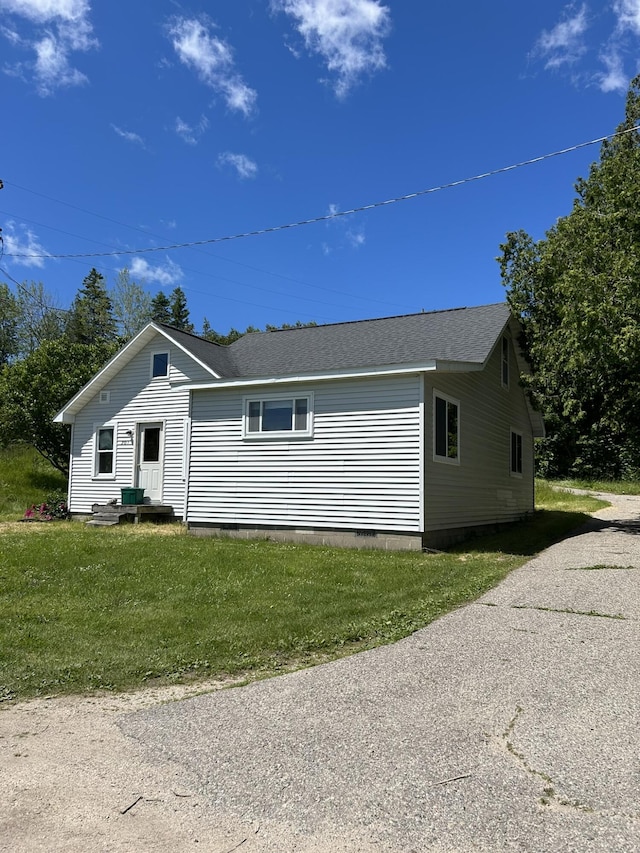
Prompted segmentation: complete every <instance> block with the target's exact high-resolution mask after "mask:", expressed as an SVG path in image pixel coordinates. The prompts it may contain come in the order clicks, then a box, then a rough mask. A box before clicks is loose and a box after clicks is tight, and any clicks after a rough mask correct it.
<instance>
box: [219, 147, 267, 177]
mask: <svg viewBox="0 0 640 853" xmlns="http://www.w3.org/2000/svg"><path fill="white" fill-rule="evenodd" d="M218 166H231V167H232V168H233V169H235V170H236V172H237V174H238V177H239V178H255V177H256V175H257V174H258V164H257V163H255V162H254V161H253V160H250V159H249V158H248V157H247V156H246V154H234V153H232V152H231V151H224V152H223V153H222V154H220V155H219V156H218Z"/></svg>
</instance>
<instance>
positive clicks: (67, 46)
mask: <svg viewBox="0 0 640 853" xmlns="http://www.w3.org/2000/svg"><path fill="white" fill-rule="evenodd" d="M0 11H2V12H5V13H7V14H8V15H13V16H15V17H16V18H19V19H22V21H23V22H24V21H26V22H28V24H30V25H31V29H30V31H29V33H28V34H21V33H20V32H19V30H18V29H17V28H14V27H7V26H4V27H3V28H2V30H1V32H2V35H4V37H5V38H6V39H7V40H8V41H10V42H11V44H13V45H14V47H21V48H24V49H28V50H32V51H33V52H34V53H35V58H34V59H33V60H31V61H28V62H24V63H18V64H17V65H14V66H13V67H9V68H7V69H6V71H7V73H10V74H14V75H16V76H20V77H23V78H24V79H28V78H30V77H33V80H34V82H35V84H36V88H37V90H38V92H39V94H40V95H42V96H46V95H51V94H52V93H53V92H54V91H55V90H56V89H60V88H63V87H67V86H79V85H82V84H84V83H86V82H87V77H86V75H85V74H83V73H82V72H81V71H79V70H78V69H77V68H74V67H73V66H72V65H71V62H70V54H71V53H73V52H76V51H87V50H90V49H91V48H94V47H97V46H98V42H97V40H96V39H95V38H94V36H93V30H92V25H91V22H90V20H89V13H90V11H91V9H90V6H89V2H88V0H0ZM23 26H24V23H23Z"/></svg>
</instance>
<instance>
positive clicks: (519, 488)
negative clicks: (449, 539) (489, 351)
mask: <svg viewBox="0 0 640 853" xmlns="http://www.w3.org/2000/svg"><path fill="white" fill-rule="evenodd" d="M510 367H511V377H510V383H509V388H508V389H506V388H503V387H502V383H501V342H500V341H498V346H497V347H496V349H495V350H494V353H493V355H492V356H491V358H490V360H489V362H488V364H487V367H486V368H485V370H483V371H481V372H474V373H467V374H428V375H427V376H426V377H425V530H427V531H430V530H441V529H446V528H452V527H467V526H475V525H481V524H493V523H497V522H505V521H512V520H514V519H517V518H520V517H521V516H522V515H523V514H524V513H526V512H529V511H531V510H532V509H533V437H532V433H531V422H530V420H529V415H528V410H527V406H526V401H525V397H524V392H523V390H522V388H521V387H520V385H519V384H518V378H519V377H518V374H517V368H516V360H515V354H514V352H513V348H512V349H511V358H510ZM434 388H435V389H436V390H437V391H440V392H442V393H444V394H446V395H448V396H449V397H452V398H455V399H456V400H459V401H460V447H459V452H460V464H459V465H452V464H447V463H443V462H436V461H434V459H433V389H434ZM512 428H513V429H516V430H518V431H519V432H521V433H522V437H523V460H522V461H523V472H522V476H521V477H514V476H511V473H510V451H511V429H512Z"/></svg>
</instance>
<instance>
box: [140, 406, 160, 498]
mask: <svg viewBox="0 0 640 853" xmlns="http://www.w3.org/2000/svg"><path fill="white" fill-rule="evenodd" d="M155 426H157V427H160V442H159V447H158V466H159V468H160V488H159V492H160V495H159V497H158V498H154V499H152V498H151V497H150V496H149V501H150V503H155V504H161V503H162V499H163V492H164V448H165V433H166V429H167V423H166V421H165V420H163V419H162V418H156V419H155V420H144V421H136V448H135V458H134V465H135V476H134V481H135V484H136V487H140V479H141V478H140V474H141V468H140V466H141V464H142V458H141V457H142V451H143V448H144V441H143V435H142V434H143V430H144V429H145V428H147V427H155ZM145 491H146V490H145Z"/></svg>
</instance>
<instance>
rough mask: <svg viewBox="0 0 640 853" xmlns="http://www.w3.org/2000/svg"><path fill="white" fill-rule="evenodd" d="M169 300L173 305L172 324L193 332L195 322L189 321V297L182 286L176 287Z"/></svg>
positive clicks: (184, 330) (182, 329)
mask: <svg viewBox="0 0 640 853" xmlns="http://www.w3.org/2000/svg"><path fill="white" fill-rule="evenodd" d="M169 302H170V306H171V307H170V310H171V319H170V321H169V322H170V324H171V325H172V326H174V327H175V328H176V329H180V330H181V331H183V332H193V323H190V322H189V308H188V307H187V297H186V296H185V294H184V291H183V290H182V288H181V287H176V288H174V290H173V291H172V293H171V298H170V300H169Z"/></svg>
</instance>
